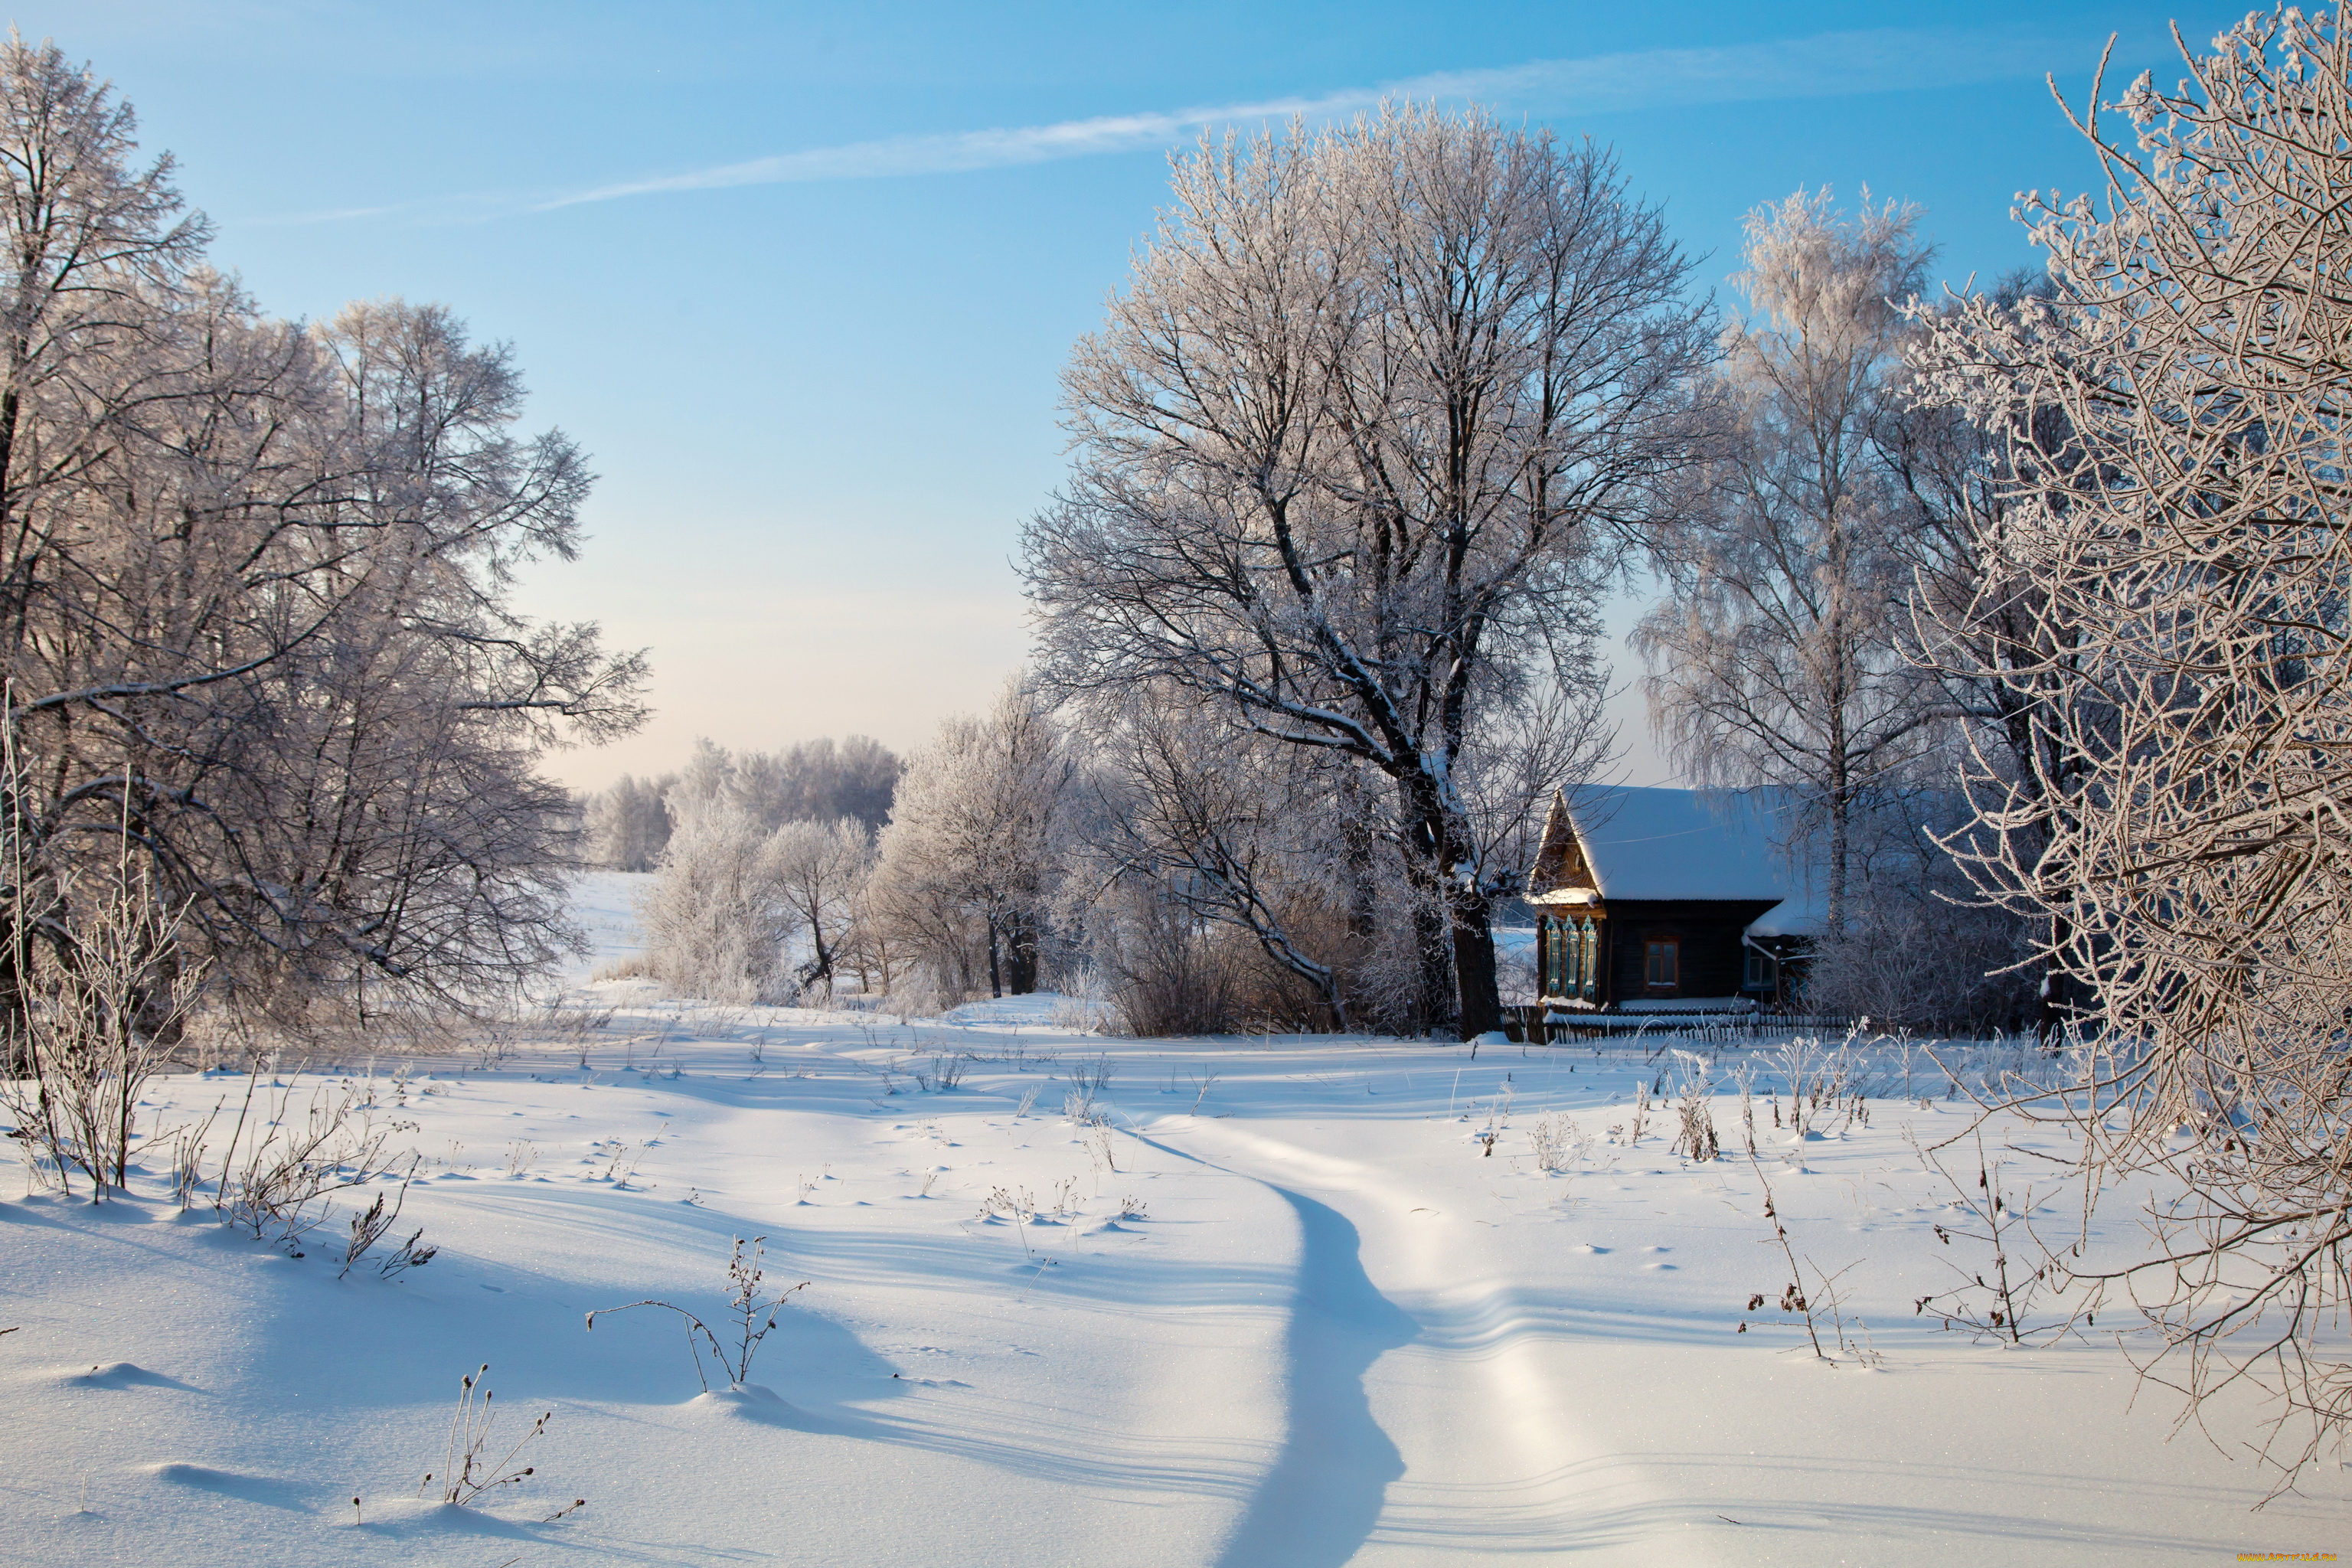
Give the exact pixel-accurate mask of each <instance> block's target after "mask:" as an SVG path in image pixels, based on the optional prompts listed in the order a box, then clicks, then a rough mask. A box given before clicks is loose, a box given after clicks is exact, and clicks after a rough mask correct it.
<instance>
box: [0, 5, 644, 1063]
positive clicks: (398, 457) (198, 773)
mask: <svg viewBox="0 0 2352 1568" xmlns="http://www.w3.org/2000/svg"><path fill="white" fill-rule="evenodd" d="M133 132H134V125H133V121H132V119H131V112H130V110H129V109H128V108H127V107H125V106H123V105H121V104H120V103H119V102H118V101H116V100H114V98H113V97H112V95H111V93H110V89H108V88H107V87H106V86H105V85H104V84H103V83H100V82H99V81H98V80H96V79H94V78H93V77H92V76H90V74H89V72H88V71H86V70H83V69H79V68H75V67H73V66H72V65H70V64H69V63H68V61H67V60H66V59H65V58H64V57H63V56H62V55H60V54H59V53H58V50H57V49H56V48H55V47H53V46H50V45H47V44H44V45H40V46H32V45H27V44H25V43H23V42H22V41H20V40H16V39H13V38H12V39H9V40H7V41H6V42H5V44H0V255H5V261H0V328H4V329H5V330H0V515H5V520H6V527H5V530H0V659H5V682H6V687H7V691H8V706H9V710H10V715H9V716H10V719H11V721H12V724H13V729H14V732H15V734H14V743H15V744H16V746H17V747H18V748H19V749H20V752H21V755H22V757H23V759H24V761H25V763H26V765H25V766H24V767H23V769H22V770H21V772H20V773H19V777H20V779H21V780H22V781H24V784H23V785H22V787H18V788H15V789H12V790H11V791H10V792H9V799H8V800H7V802H6V803H5V805H6V809H7V810H8V811H9V812H10V813H11V814H12V816H13V826H14V828H15V830H16V838H15V842H16V844H17V845H18V846H20V847H21V849H22V854H21V856H18V857H12V865H11V867H10V868H9V875H8V882H9V884H10V885H9V886H8V887H7V888H6V889H5V890H4V891H5V900H0V907H5V909H6V910H10V911H12V914H13V921H12V924H11V929H10V931H9V934H10V935H11V937H12V938H13V940H12V941H10V942H7V943H5V951H6V953H7V954H8V955H10V956H7V957H0V1011H5V1009H6V1008H8V1007H10V1006H13V1005H15V992H14V981H13V979H12V978H11V976H13V975H14V974H15V973H16V972H17V970H18V969H20V968H21V967H22V966H21V964H20V963H16V959H20V958H21V956H22V947H23V943H25V942H28V941H32V940H42V941H61V940H69V939H68V937H66V935H65V934H64V933H66V932H68V931H70V930H71V929H72V927H73V921H72V918H71V913H72V911H71V910H70V908H69V907H67V908H66V909H65V910H64V912H63V914H62V915H61V916H59V918H58V919H56V920H54V921H53V920H52V919H51V916H52V914H53V913H55V912H56V911H58V910H59V907H60V904H59V900H65V903H66V904H67V905H68V906H69V905H70V901H71V896H70V895H69V894H68V889H69V888H73V887H82V888H97V887H100V885H101V884H105V883H106V882H107V876H111V875H112V870H111V869H110V868H122V867H124V866H125V865H126V862H125V860H124V857H125V856H126V855H127V856H129V857H130V858H131V859H132V860H134V861H136V862H137V863H138V864H137V866H136V867H135V868H134V869H133V871H132V874H131V877H130V880H131V882H133V883H134V884H135V885H137V886H139V887H141V888H143V889H150V890H151V892H152V897H153V898H154V899H155V900H158V902H159V903H160V904H161V905H163V907H164V908H166V909H167V910H170V911H171V914H172V919H171V920H170V921H165V922H163V925H162V926H160V927H158V928H156V929H168V930H170V931H172V932H173V942H174V944H175V950H176V951H177V952H179V953H181V954H183V955H184V956H185V957H187V958H189V959H192V960H200V961H202V962H203V963H205V975H206V985H207V987H208V990H209V993H210V994H211V995H212V997H213V998H214V999H215V1001H216V1002H218V1001H230V1000H234V1001H236V1002H238V1003H239V1004H240V1005H255V1006H258V1005H265V1004H266V1005H270V1006H272V1007H273V1008H275V1009H276V1010H277V1011H278V1016H281V1017H292V1016H298V1015H303V1014H307V1013H309V1012H310V1011H311V1010H313V1009H314V1008H315V1007H316V1006H319V1005H332V1006H334V1007H335V1008H337V1009H343V1010H347V1009H348V1008H350V1007H351V1006H352V1005H375V1004H376V1003H378V1002H387V1003H388V1002H408V1001H417V1000H422V999H427V998H429V999H433V1000H436V1001H444V1002H446V1001H458V1002H465V1001H468V1000H472V999H477V998H480V997H483V996H485V995H487V994H491V993H494V992H496V991H498V990H499V989H500V988H503V987H506V986H509V985H511V984H515V983H516V982H517V981H519V980H520V979H521V978H524V977H526V976H528V975H530V974H531V973H534V972H536V971H537V970H539V969H540V968H541V967H542V966H543V965H544V964H546V963H549V962H551V960H553V959H554V958H555V957H556V956H558V955H559V954H560V953H561V952H562V951H563V949H564V946H565V942H566V937H565V930H566V928H565V926H564V923H563V920H562V897H563V890H564V882H563V874H564V873H565V872H566V871H567V870H568V869H570V868H572V866H573V865H575V864H576V863H577V851H576V848H575V846H574V842H573V837H574V836H573V831H572V816H573V814H572V803H571V801H570V799H569V797H568V796H567V795H566V794H565V793H564V792H563V791H562V790H561V789H558V788H557V787H556V786H554V785H553V784H551V783H549V782H548V781H546V780H545V779H543V778H541V776H539V774H538V772H537V766H536V764H537V762H538V760H539V758H540V757H541V754H542V753H543V752H544V751H545V750H546V749H547V748H549V747H551V746H555V745H560V744H564V743H569V742H572V741H576V740H581V739H595V738H598V737H601V736H604V735H609V734H613V733H617V732H620V731H625V730H626V729H628V728H629V727H631V726H632V725H633V724H634V723H635V721H636V720H637V718H638V716H639V709H638V707H637V705H636V702H635V689H636V687H637V686H638V684H639V683H640V680H641V678H642V672H643V671H642V665H641V663H640V662H639V661H637V660H636V659H635V658H627V657H624V658H613V657H610V656H608V655H606V654H605V653H604V651H603V650H602V649H601V648H600V647H599V646H598V641H597V637H596V633H595V628H593V626H545V625H538V624H534V623H531V622H529V621H527V620H525V619H524V618H522V617H521V616H519V615H518V614H517V613H516V611H515V610H514V607H513V605H512V603H511V584H512V581H513V577H514V573H515V569H516V567H517V566H518V565H519V563H522V562H524V561H526V560H529V559H530V558H532V557H534V556H555V557H566V556H569V555H570V554H571V553H572V551H573V550H574V548H575V547H576V543H577V537H578V534H577V523H576V514H577V510H578V507H579V505H580V502H581V500H582V499H583V496H584V495H585V493H586V491H587V488H588V484H589V479H590V476H589V475H588V473H587V470H586V464H585V460H584V458H583V456H582V454H581V453H580V452H579V451H578V449H577V448H576V447H573V446H572V444H571V443H570V442H569V441H568V440H566V439H565V438H564V437H562V435H561V434H560V433H556V432H552V431H551V432H547V433H544V434H542V435H539V436H535V437H526V436H523V435H521V434H520V433H519V432H518V431H517V429H516V428H515V426H516V425H517V423H518V421H519V419H520V414H521V407H522V402H523V387H522V383H521V378H520V374H518V372H517V371H516V369H515V366H514V363H513V356H512V354H511V353H509V351H508V350H507V349H506V348H505V347H503V346H502V345H485V344H480V343H476V342H472V341H470V339H469V338H468V336H467V332H466V330H465V328H464V326H463V324H462V323H461V322H459V321H457V320H455V319H454V318H453V317H452V316H450V314H449V313H448V312H447V311H446V310H439V309H437V308H434V307H420V306H412V305H407V304H404V303H403V302H401V301H398V300H379V301H374V302H371V303H367V304H362V305H355V306H352V307H350V308H349V309H347V310H343V311H341V312H340V313H339V314H337V315H336V316H334V317H333V318H331V320H329V321H325V322H322V323H320V324H319V325H316V326H314V327H310V328H304V327H301V326H299V325H296V324H293V323H289V322H286V321H274V320H271V319H269V318H268V317H266V316H264V315H262V314H260V313H259V311H258V310H257V309H256V308H255V306H254V305H253V303H252V302H251V301H250V300H247V298H246V297H245V296H244V295H243V294H242V293H241V292H240V291H239V290H238V289H236V287H235V286H234V285H233V284H232V283H230V282H229V281H227V280H226V279H222V278H220V277H219V276H218V275H217V274H214V273H211V272H209V271H207V270H205V268H203V266H202V254H201V252H202V244H203V240H204V238H205V226H204V225H203V223H202V221H201V220H200V219H197V218H194V217H184V216H181V208H180V203H179V198H178V197H177V195H176V194H175V193H174V192H173V189H172V186H171V184H170V178H169V176H170V173H171V169H170V164H169V162H168V160H164V161H158V162H156V163H152V164H149V165H147V166H146V167H144V168H143V169H142V168H141V167H138V166H137V165H136V163H135V162H134V153H135V148H134V145H133V141H132V137H133ZM100 871H105V872H106V874H107V875H106V876H101V875H100V874H99V873H100ZM121 880H122V879H121V878H116V879H115V881H116V882H118V883H119V882H120V881H121ZM163 967H164V968H165V969H166V970H168V969H169V968H170V965H168V964H166V965H164V966H163Z"/></svg>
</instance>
